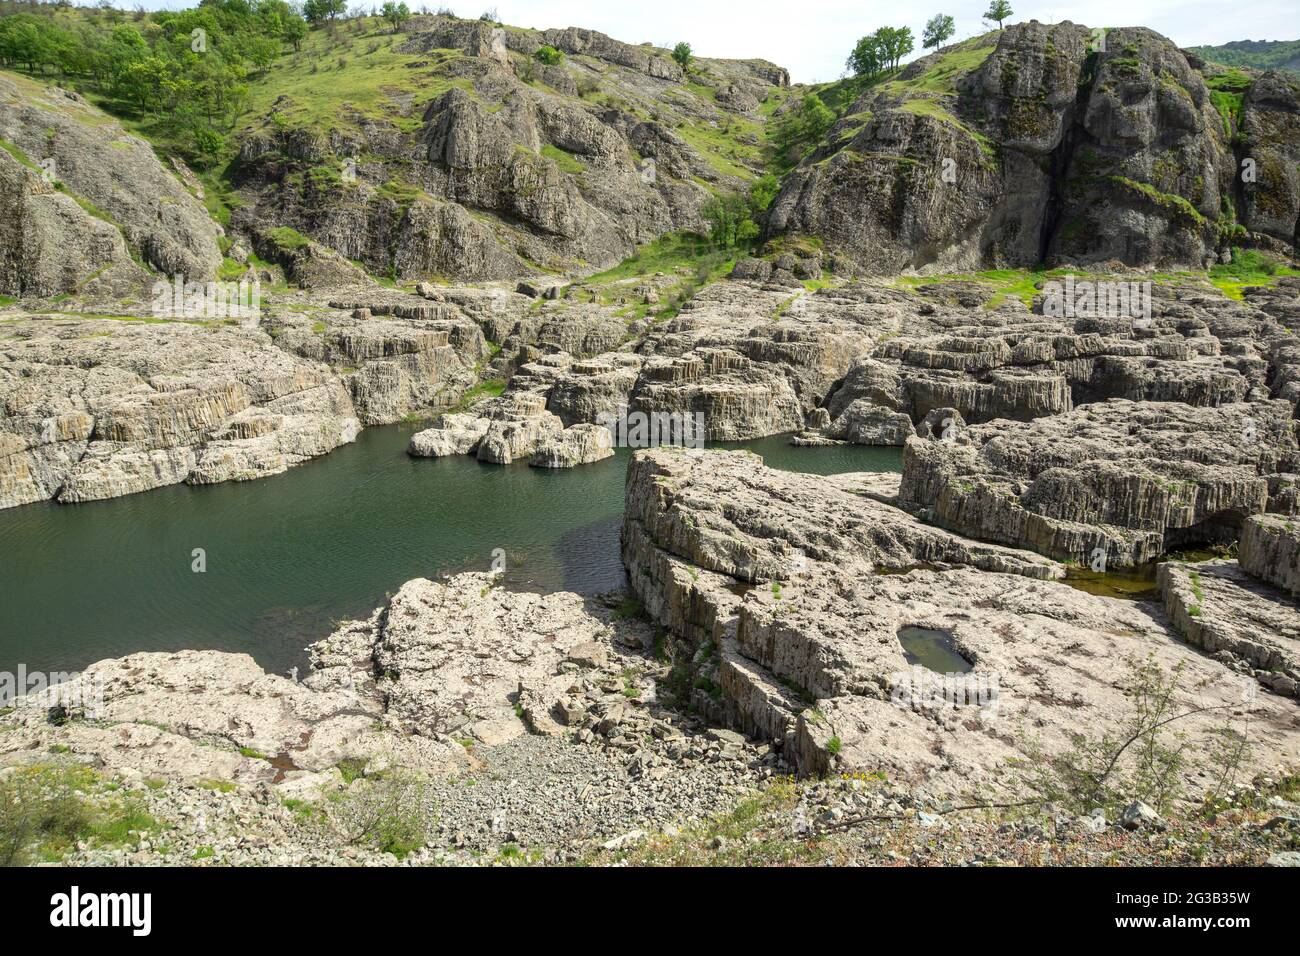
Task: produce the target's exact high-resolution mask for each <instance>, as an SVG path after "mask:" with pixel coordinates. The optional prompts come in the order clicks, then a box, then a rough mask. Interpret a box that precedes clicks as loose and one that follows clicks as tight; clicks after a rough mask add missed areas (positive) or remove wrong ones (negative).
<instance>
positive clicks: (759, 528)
mask: <svg viewBox="0 0 1300 956" xmlns="http://www.w3.org/2000/svg"><path fill="white" fill-rule="evenodd" d="M859 484H860V485H864V486H866V487H868V488H870V487H872V486H875V485H877V484H879V483H878V482H874V481H872V480H867V479H858V476H839V477H838V478H836V479H834V480H828V479H824V478H819V477H815V476H807V475H793V474H788V473H783V472H777V471H773V470H771V469H767V468H765V467H764V466H763V465H762V463H761V461H760V460H759V459H758V458H757V457H756V456H752V455H748V454H745V453H706V454H705V455H701V456H691V455H686V454H683V453H680V452H672V451H666V450H656V451H652V452H639V453H637V454H636V455H635V456H634V458H633V460H632V463H631V465H630V468H629V475H628V506H627V511H626V515H625V523H624V528H623V555H624V562H625V564H626V565H627V567H628V571H629V575H630V578H631V581H632V585H633V587H634V589H635V590H636V592H637V593H638V594H639V595H640V596H641V598H642V600H643V601H644V602H645V604H646V607H647V609H648V610H649V612H650V613H651V614H652V615H653V616H654V618H655V619H656V620H658V621H659V622H660V623H661V624H663V625H664V626H665V627H667V628H669V629H670V630H671V631H672V632H673V633H674V634H676V635H678V636H680V637H681V638H682V639H684V640H686V641H688V642H690V643H691V645H692V646H694V647H696V648H698V649H699V650H698V653H697V655H696V658H695V659H696V660H697V661H698V662H699V668H698V670H699V674H698V677H697V683H696V686H697V687H698V688H699V690H698V691H697V693H696V696H695V699H694V703H695V704H696V706H698V707H699V708H700V709H702V710H704V711H705V712H709V713H711V714H713V715H715V716H716V717H717V719H721V720H726V721H728V722H730V723H731V724H732V725H734V726H737V727H740V728H743V729H744V730H745V731H746V732H748V733H751V734H756V735H759V736H761V737H764V738H770V739H773V740H775V741H778V742H779V743H780V744H781V746H782V747H783V748H784V749H785V751H786V753H787V754H788V755H789V756H790V757H791V758H792V762H793V763H794V764H796V765H797V766H798V768H799V769H800V770H801V771H803V772H812V773H816V772H821V771H825V770H827V769H830V768H833V767H837V768H843V769H848V770H862V771H867V772H871V771H884V772H886V773H888V774H889V776H890V778H891V779H911V780H917V781H920V780H924V781H925V782H926V785H927V786H930V787H934V788H938V789H939V790H945V789H946V790H948V791H950V792H955V791H957V790H961V789H970V790H973V791H980V792H982V793H984V794H987V793H989V792H990V791H997V790H999V789H1000V788H1006V789H1013V782H1012V778H1013V776H1014V775H1013V774H1012V773H1011V771H1010V767H1011V765H1012V763H1013V762H1014V761H1016V760H1023V759H1025V758H1026V757H1028V756H1029V755H1030V750H1031V740H1035V739H1036V740H1038V741H1039V743H1040V744H1041V745H1042V746H1043V747H1045V748H1046V750H1047V752H1057V751H1060V750H1063V749H1065V748H1066V747H1067V746H1068V744H1069V740H1070V735H1071V734H1072V733H1073V732H1074V731H1075V730H1076V729H1077V728H1079V727H1080V726H1087V727H1090V728H1093V729H1096V730H1098V731H1101V730H1104V729H1105V728H1115V729H1116V730H1117V729H1118V727H1119V725H1120V723H1121V722H1122V720H1123V719H1125V718H1124V716H1123V715H1124V713H1125V710H1126V708H1127V706H1128V702H1127V700H1126V697H1125V689H1124V688H1123V686H1122V685H1121V684H1120V683H1118V682H1117V673H1116V668H1117V665H1118V664H1119V663H1120V662H1122V661H1123V660H1124V659H1126V658H1131V659H1132V660H1134V661H1135V662H1139V661H1144V660H1151V661H1155V662H1157V664H1158V666H1160V667H1161V668H1164V669H1166V670H1168V671H1171V672H1173V671H1177V672H1179V673H1181V674H1183V675H1184V678H1185V679H1186V680H1187V682H1188V686H1190V687H1194V688H1196V691H1195V694H1196V697H1197V701H1198V702H1199V705H1200V706H1204V707H1208V708H1210V709H1211V710H1210V712H1209V714H1213V715H1215V716H1214V717H1212V716H1210V715H1209V714H1202V715H1199V716H1193V717H1189V718H1188V719H1187V721H1186V722H1185V724H1184V725H1183V729H1184V730H1186V731H1187V732H1188V733H1189V734H1190V735H1191V736H1193V737H1196V738H1198V739H1199V740H1201V741H1202V742H1204V741H1205V740H1206V739H1207V738H1208V737H1209V736H1212V735H1213V734H1215V733H1217V732H1218V730H1216V729H1215V728H1216V727H1218V726H1219V725H1218V724H1216V719H1217V720H1218V721H1219V722H1220V723H1222V721H1223V720H1224V719H1225V715H1228V717H1229V718H1230V720H1235V719H1237V718H1240V717H1242V716H1243V713H1244V711H1243V707H1244V706H1245V705H1244V703H1243V701H1245V700H1246V697H1245V696H1243V684H1242V681H1243V676H1242V675H1240V674H1239V673H1238V672H1237V671H1236V670H1235V669H1234V668H1232V667H1229V666H1226V665H1225V664H1223V663H1220V662H1218V661H1215V660H1213V659H1211V658H1209V657H1206V656H1203V655H1202V654H1200V653H1198V652H1196V651H1194V650H1191V649H1189V648H1188V647H1187V646H1186V645H1184V644H1183V643H1182V642H1181V641H1179V640H1178V639H1177V637H1176V633H1175V632H1174V630H1173V629H1172V628H1171V627H1170V626H1169V624H1168V622H1167V621H1165V620H1164V619H1163V618H1161V617H1159V616H1153V614H1152V612H1151V608H1150V606H1149V605H1137V604H1133V603H1129V602H1120V601H1116V600H1112V599H1108V598H1102V597H1096V596H1093V595H1089V594H1086V593H1084V592H1082V591H1079V590H1076V589H1074V588H1071V587H1069V586H1067V585H1065V584H1061V583H1057V582H1055V581H1053V580H1050V579H1051V578H1053V577H1055V576H1058V575H1059V574H1060V571H1061V569H1060V566H1059V565H1056V564H1055V563H1053V562H1051V561H1045V560H1044V559H1042V558H1040V557H1038V556H1036V555H1033V554H1030V553H1027V552H1021V551H1014V550H1011V549H1007V548H1003V547H998V546H992V545H983V544H979V543H977V542H974V541H971V540H969V539H965V538H961V537H959V536H957V535H955V534H952V533H950V532H946V531H942V530H940V529H937V528H932V527H928V526H925V525H922V524H921V523H920V522H918V521H917V520H916V519H914V518H912V517H911V516H910V515H908V514H907V513H905V512H903V511H901V510H899V509H897V508H894V507H891V506H889V505H887V504H885V503H883V502H882V501H879V500H875V499H873V498H867V497H863V496H860V495H859V494H858V493H856V492H855V491H854V490H853V489H854V487H855V485H859ZM909 627H919V628H926V629H931V630H933V631H938V632H940V633H942V634H945V635H946V636H947V637H948V639H949V640H950V642H951V645H952V647H953V648H955V650H956V653H958V654H959V655H960V656H961V657H962V658H965V660H966V661H967V662H968V663H969V664H970V665H971V666H972V668H973V669H972V670H971V672H970V674H969V675H966V676H965V679H967V680H971V681H977V682H979V681H982V682H983V684H982V685H981V686H983V687H984V688H985V689H986V690H987V689H989V688H996V692H995V693H993V694H992V697H991V701H992V703H991V702H990V700H989V699H986V700H985V701H984V703H985V705H986V706H975V707H960V706H943V705H940V706H932V705H930V704H927V703H926V702H925V700H924V696H925V695H924V694H922V693H919V692H918V686H917V685H918V681H919V682H921V683H924V680H925V674H924V673H922V672H918V671H917V670H916V669H915V668H913V667H912V666H911V664H910V663H909V659H908V656H907V654H906V653H905V650H904V646H903V644H902V643H901V642H900V637H899V634H900V632H901V631H903V629H905V628H909ZM1245 679H1247V680H1249V681H1250V684H1251V685H1252V686H1253V684H1254V681H1253V679H1251V678H1245ZM1250 720H1251V722H1252V724H1251V727H1252V729H1251V733H1252V736H1254V735H1255V734H1258V735H1259V736H1258V737H1254V739H1256V740H1257V741H1258V742H1260V743H1261V746H1262V752H1261V753H1260V754H1258V755H1257V757H1256V759H1258V760H1260V761H1262V762H1267V761H1269V760H1273V761H1274V762H1276V758H1278V757H1279V756H1283V755H1285V756H1294V754H1295V753H1296V748H1297V746H1298V745H1300V730H1298V729H1297V725H1296V711H1295V705H1294V703H1293V702H1291V701H1287V700H1285V699H1282V698H1278V697H1273V696H1270V695H1264V696H1263V697H1261V699H1260V700H1258V701H1256V702H1255V703H1254V704H1252V705H1251V711H1250ZM1261 765H1262V764H1261ZM1189 782H1190V783H1191V784H1193V785H1195V783H1196V781H1194V780H1192V781H1189Z"/></svg>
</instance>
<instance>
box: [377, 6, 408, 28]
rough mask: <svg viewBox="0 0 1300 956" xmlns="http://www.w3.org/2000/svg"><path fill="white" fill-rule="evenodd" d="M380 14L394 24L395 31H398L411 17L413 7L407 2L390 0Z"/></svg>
mask: <svg viewBox="0 0 1300 956" xmlns="http://www.w3.org/2000/svg"><path fill="white" fill-rule="evenodd" d="M380 15H381V16H382V17H383V18H384V19H385V20H387V21H388V22H389V23H390V24H392V26H393V32H394V33H397V32H398V31H400V30H401V29H402V27H403V26H404V25H405V24H406V22H407V21H408V20H410V19H411V8H410V7H408V6H407V5H406V4H405V3H393V0H388V2H387V3H385V4H384V7H383V10H381V11H380Z"/></svg>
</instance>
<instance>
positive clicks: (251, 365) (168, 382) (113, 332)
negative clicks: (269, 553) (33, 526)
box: [0, 319, 361, 507]
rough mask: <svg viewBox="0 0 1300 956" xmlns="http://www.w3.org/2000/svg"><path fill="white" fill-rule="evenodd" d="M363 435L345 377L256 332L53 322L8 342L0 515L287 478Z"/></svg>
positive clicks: (0, 435)
mask: <svg viewBox="0 0 1300 956" xmlns="http://www.w3.org/2000/svg"><path fill="white" fill-rule="evenodd" d="M360 427H361V426H360V423H359V422H358V421H357V416H356V411H355V409H354V407H353V404H352V400H351V398H350V397H349V395H348V391H347V389H346V388H345V387H344V385H343V382H342V381H341V380H340V379H339V378H338V376H336V375H334V374H333V373H331V372H330V370H329V369H328V368H327V367H325V366H323V365H320V364H318V363H314V362H310V361H307V360H304V359H301V358H297V357H295V356H292V355H290V354H289V353H287V352H285V351H283V350H281V349H278V348H276V347H275V346H274V345H273V344H272V341H271V339H270V338H269V337H268V336H266V335H265V334H264V333H261V332H258V331H255V330H252V329H243V328H236V327H230V326H214V327H207V328H205V327H202V326H199V325H193V324H188V323H183V322H167V323H159V324H154V323H144V322H131V321H111V320H73V319H61V320H50V319H44V320H27V321H21V322H17V323H7V324H6V329H5V336H4V338H3V339H0V507H12V506H14V505H19V504H25V503H27V502H32V501H42V500H47V499H51V498H53V499H57V500H59V501H64V502H74V501H88V500H93V499H97V498H111V497H116V496H119V495H126V494H132V493H134V492H138V491H147V490H149V489H151V488H158V487H161V486H163V485H169V484H175V483H178V482H182V481H188V482H190V483H193V484H209V483H212V482H218V481H232V480H234V481H239V480H246V479H250V478H257V477H262V476H264V475H273V474H278V473H279V472H282V471H284V470H285V469H287V468H289V467H290V466H292V465H295V464H298V463H300V462H302V461H306V460H307V459H309V458H312V457H315V456H318V455H323V454H325V453H326V452H328V451H330V450H331V449H333V448H335V447H337V446H338V445H340V444H344V443H347V442H350V441H352V440H353V439H354V438H355V437H356V435H357V432H358V431H359V430H360Z"/></svg>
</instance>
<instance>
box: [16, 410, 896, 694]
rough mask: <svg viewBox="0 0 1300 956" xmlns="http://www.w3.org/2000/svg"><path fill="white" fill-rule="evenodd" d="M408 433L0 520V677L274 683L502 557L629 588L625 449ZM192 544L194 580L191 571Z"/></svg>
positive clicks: (780, 444) (386, 430)
mask: <svg viewBox="0 0 1300 956" xmlns="http://www.w3.org/2000/svg"><path fill="white" fill-rule="evenodd" d="M414 430H415V428H414V427H412V426H401V425H394V426H388V427H383V428H370V429H366V430H365V431H364V432H362V433H361V436H360V437H359V438H358V439H357V441H356V442H355V443H354V444H352V445H348V446H346V447H343V448H340V449H338V450H336V451H334V452H332V453H330V454H329V455H326V456H325V457H323V458H320V459H317V460H315V461H312V462H308V463H307V464H305V465H301V466H299V467H297V468H292V469H290V470H289V471H288V472H286V473H285V474H283V475H278V476H276V477H274V478H266V479H262V480H258V481H251V482H242V483H229V484H222V485H213V486H206V487H190V486H187V485H174V486H171V487H167V488H161V489H158V490H156V491H150V492H145V493H143V494H138V495H130V496H127V497H125V498H115V499H112V500H110V501H96V502H90V503H86V504H80V505H54V504H48V503H41V504H34V505H26V506H24V507H20V508H11V509H8V510H4V511H0V593H2V596H3V600H2V601H0V672H4V671H10V672H12V671H15V670H16V669H17V666H18V664H19V663H22V664H24V665H26V668H27V670H28V671H29V672H30V671H37V670H40V671H54V670H76V669H80V668H82V667H84V666H86V665H87V664H90V663H92V662H94V661H97V660H101V659H103V658H106V657H120V656H122V655H125V654H130V653H133V652H136V651H165V650H179V649H183V648H195V649H215V650H223V651H242V652H245V653H248V654H251V655H252V656H253V657H254V658H255V659H256V660H257V662H258V663H259V664H261V665H262V666H263V667H265V668H266V669H268V670H271V671H275V672H281V673H283V672H284V671H286V670H287V669H288V668H289V667H291V666H295V665H298V666H301V665H303V664H304V663H305V661H306V655H305V653H304V649H305V648H306V646H307V645H308V644H310V643H312V642H313V641H316V640H319V639H320V638H322V637H324V636H326V635H327V634H328V633H329V632H330V631H331V630H332V628H333V625H334V622H336V621H339V620H346V619H348V618H353V617H364V616H368V615H369V614H370V612H371V611H372V610H374V608H376V607H377V606H378V605H379V604H380V603H382V602H383V600H384V596H385V595H386V594H388V593H392V592H395V591H396V590H397V589H398V588H399V587H400V586H401V585H402V583H403V582H405V581H407V580H409V579H411V578H415V577H432V576H435V575H437V574H439V573H442V572H447V571H456V570H482V571H486V570H488V569H489V568H490V566H491V563H492V553H493V550H494V549H497V548H501V549H504V551H505V553H506V564H507V573H506V584H507V586H509V587H513V588H516V589H523V590H535V591H553V590H572V591H578V592H581V593H597V592H601V591H606V590H610V589H612V588H616V587H619V586H621V585H622V584H623V583H624V575H623V567H622V564H621V562H620V561H619V554H618V533H619V524H620V521H621V516H622V509H623V480H624V476H625V474H626V471H627V460H628V456H629V452H627V451H626V450H624V451H620V452H619V454H618V455H617V456H616V457H614V458H611V459H607V460H606V461H603V462H598V463H597V464H594V465H585V466H582V467H579V468H573V469H565V470H558V471H552V470H549V469H540V468H530V467H528V466H527V465H512V466H509V467H500V466H497V465H483V464H479V463H478V462H477V461H475V460H474V459H472V458H469V457H458V458H442V459H417V458H411V457H409V456H408V455H407V454H406V445H407V441H408V440H409V438H410V435H411V434H412V432H413V431H414ZM724 447H743V448H748V449H750V450H751V451H754V452H757V453H758V454H760V455H762V456H763V458H764V459H765V460H766V462H767V463H768V464H769V465H771V466H772V467H775V468H784V469H788V470H792V471H805V472H811V473H816V474H833V473H837V472H845V471H898V470H900V451H899V450H898V449H895V448H864V447H858V446H838V447H833V448H795V447H792V446H791V445H789V444H788V443H787V441H786V439H785V438H784V437H779V436H778V437H773V438H766V439H762V440H760V441H754V442H746V443H744V444H740V445H735V446H730V445H729V446H724ZM196 548H202V549H203V550H204V552H205V555H206V565H207V569H206V571H205V572H204V573H195V572H194V571H193V570H192V567H191V566H192V563H193V558H192V556H191V555H192V553H193V551H194V549H196Z"/></svg>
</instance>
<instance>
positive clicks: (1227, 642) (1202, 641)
mask: <svg viewBox="0 0 1300 956" xmlns="http://www.w3.org/2000/svg"><path fill="white" fill-rule="evenodd" d="M1157 581H1158V583H1159V587H1160V593H1161V595H1162V597H1163V598H1164V605H1165V611H1166V613H1167V614H1168V615H1169V619H1170V621H1171V622H1172V623H1173V625H1174V627H1175V628H1177V630H1178V632H1179V633H1180V634H1182V635H1183V637H1184V638H1186V639H1187V642H1188V643H1189V644H1193V645H1195V646H1196V647H1200V648H1203V649H1204V650H1205V651H1206V652H1207V653H1210V654H1213V655H1215V656H1216V657H1217V658H1218V659H1220V660H1223V661H1225V662H1227V663H1229V664H1230V665H1233V666H1234V667H1236V668H1237V669H1239V670H1241V671H1243V672H1244V673H1246V674H1253V675H1254V677H1255V678H1256V679H1257V680H1258V681H1259V683H1260V684H1262V685H1263V686H1264V687H1267V688H1268V689H1269V690H1272V691H1274V692H1275V693H1278V694H1284V695H1287V696H1291V697H1296V696H1300V607H1297V605H1296V603H1295V601H1294V600H1292V599H1291V598H1289V597H1288V596H1287V595H1285V594H1283V593H1282V592H1280V591H1278V590H1276V589H1275V588H1273V587H1270V586H1269V585H1267V584H1263V583H1261V582H1260V581H1258V580H1256V579H1255V578H1254V577H1252V576H1251V575H1249V574H1247V573H1246V567H1245V565H1244V564H1241V563H1238V562H1236V561H1205V562H1201V563H1198V564H1183V563H1181V562H1177V561H1170V562H1166V563H1165V564H1162V565H1160V567H1159V569H1158V570H1157Z"/></svg>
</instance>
